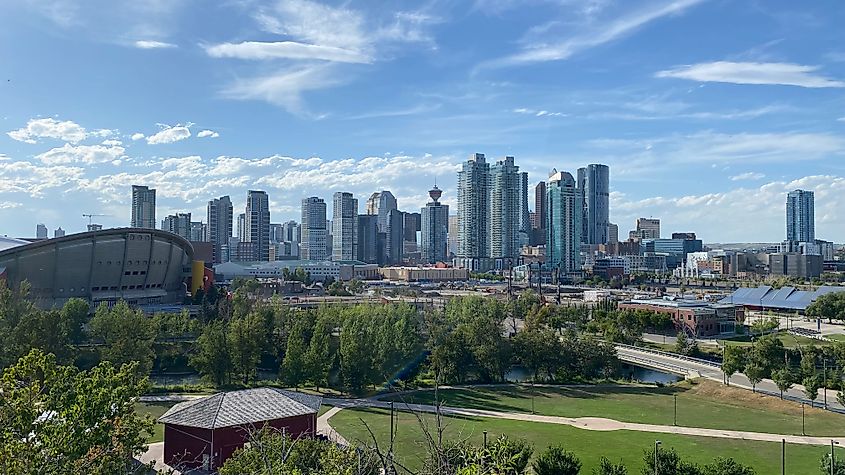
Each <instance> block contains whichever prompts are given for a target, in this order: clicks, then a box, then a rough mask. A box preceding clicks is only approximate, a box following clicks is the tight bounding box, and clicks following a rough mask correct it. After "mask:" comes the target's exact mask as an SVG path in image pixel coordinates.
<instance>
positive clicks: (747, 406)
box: [386, 380, 845, 437]
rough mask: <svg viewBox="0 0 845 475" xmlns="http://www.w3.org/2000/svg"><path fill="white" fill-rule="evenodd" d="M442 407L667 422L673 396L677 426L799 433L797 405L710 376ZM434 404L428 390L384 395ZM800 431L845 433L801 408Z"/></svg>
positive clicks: (517, 392)
mask: <svg viewBox="0 0 845 475" xmlns="http://www.w3.org/2000/svg"><path fill="white" fill-rule="evenodd" d="M438 396H439V398H440V401H441V402H442V403H443V404H444V405H446V406H454V407H466V408H473V409H487V410H493V411H502V412H524V413H531V412H532V411H533V412H534V413H536V414H542V415H549V416H562V417H605V418H609V419H615V420H618V421H623V422H639V423H646V424H662V425H672V424H673V422H674V420H673V419H674V411H675V408H674V404H675V398H677V404H678V405H677V407H678V409H677V425H679V426H687V427H701V428H707V429H730V430H741V431H753V432H768V433H775V434H793V435H800V434H801V426H802V415H801V413H802V408H801V405H800V404H798V403H795V402H790V401H781V400H780V399H778V398H776V397H772V396H764V395H761V394H755V393H752V392H751V391H747V390H744V389H739V388H733V387H728V386H725V385H722V384H719V383H717V382H713V381H709V380H695V381H685V382H681V383H678V384H675V385H672V386H667V387H662V388H657V387H654V386H633V385H599V386H583V387H545V386H538V387H531V386H525V385H520V386H517V385H508V386H497V387H477V388H468V389H445V390H440V391H439V393H438ZM386 399H387V400H390V399H393V400H396V401H399V400H404V401H407V402H412V403H420V404H433V403H434V392H433V391H419V392H416V393H410V394H406V395H403V396H393V397H390V398H386ZM804 425H805V433H806V434H807V435H813V436H825V437H840V436H845V415H842V414H836V413H832V412H828V411H824V410H821V409H812V408H810V407H809V406H806V407H805V408H804Z"/></svg>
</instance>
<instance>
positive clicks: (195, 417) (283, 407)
mask: <svg viewBox="0 0 845 475" xmlns="http://www.w3.org/2000/svg"><path fill="white" fill-rule="evenodd" d="M322 402H323V398H321V397H319V396H312V395H310V394H303V393H298V392H294V391H285V390H284V389H276V388H256V389H244V390H241V391H230V392H225V393H217V394H214V395H212V396H207V397H204V398H200V399H194V400H191V401H185V402H180V403H179V404H176V405H175V406H173V407H171V408H170V410H169V411H167V412H165V413H164V415H163V416H161V417H160V418H159V419H158V421H159V422H161V423H163V424H175V425H180V426H187V427H197V428H201V429H217V428H220V427H231V426H239V425H248V424H256V423H261V422H265V421H272V420H276V419H284V418H288V417H296V416H302V415H305V414H316V413H317V412H318V411H319V410H320V404H322Z"/></svg>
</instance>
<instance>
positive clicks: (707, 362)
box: [615, 343, 722, 368]
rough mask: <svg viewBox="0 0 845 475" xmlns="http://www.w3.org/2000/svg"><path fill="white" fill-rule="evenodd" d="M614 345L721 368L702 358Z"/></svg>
mask: <svg viewBox="0 0 845 475" xmlns="http://www.w3.org/2000/svg"><path fill="white" fill-rule="evenodd" d="M615 345H616V347H617V348H625V349H630V350H635V351H639V352H642V353H650V354H653V355H659V356H663V357H666V358H673V359H677V360H683V361H689V362H690V363H696V364H700V365H705V366H710V367H712V368H721V367H722V365H720V364H719V363H715V362H713V361H709V360H705V359H702V358H695V357H692V356H684V355H679V354H677V353H669V352H668V351H660V350H653V349H651V348H642V347H640V346H633V345H626V344H625V343H615Z"/></svg>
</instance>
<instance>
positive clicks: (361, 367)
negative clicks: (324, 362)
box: [338, 315, 373, 392]
mask: <svg viewBox="0 0 845 475" xmlns="http://www.w3.org/2000/svg"><path fill="white" fill-rule="evenodd" d="M371 336H372V335H371V332H370V331H369V328H368V325H367V324H366V323H365V322H364V319H363V318H357V317H356V316H354V315H350V316H347V317H346V318H345V319H344V321H343V328H342V329H341V332H340V347H339V349H338V352H339V354H340V375H341V379H342V380H343V383H344V385H345V386H346V388H347V389H348V390H349V391H352V392H359V391H361V390H362V389H363V388H364V387H365V386H366V385H367V384H368V383H369V382H370V379H371V378H370V377H371V375H372V373H373V352H372V347H371V341H372V340H371Z"/></svg>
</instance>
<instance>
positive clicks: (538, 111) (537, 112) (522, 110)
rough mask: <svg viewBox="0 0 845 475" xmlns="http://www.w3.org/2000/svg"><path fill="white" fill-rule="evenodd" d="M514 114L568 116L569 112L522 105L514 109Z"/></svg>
mask: <svg viewBox="0 0 845 475" xmlns="http://www.w3.org/2000/svg"><path fill="white" fill-rule="evenodd" d="M512 112H513V113H514V114H522V115H533V116H534V117H566V116H567V115H568V114H564V113H563V112H552V111H547V110H543V109H527V108H525V107H520V108H517V109H514V110H513V111H512Z"/></svg>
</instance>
